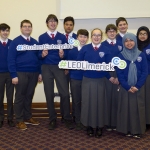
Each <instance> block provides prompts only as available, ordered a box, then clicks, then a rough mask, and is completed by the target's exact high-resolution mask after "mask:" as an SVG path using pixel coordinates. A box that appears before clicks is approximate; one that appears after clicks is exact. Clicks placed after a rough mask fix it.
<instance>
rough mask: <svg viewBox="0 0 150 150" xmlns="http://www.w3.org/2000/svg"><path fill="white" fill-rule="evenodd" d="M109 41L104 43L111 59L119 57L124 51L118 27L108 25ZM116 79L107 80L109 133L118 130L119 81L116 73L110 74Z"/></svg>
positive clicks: (106, 104)
mask: <svg viewBox="0 0 150 150" xmlns="http://www.w3.org/2000/svg"><path fill="white" fill-rule="evenodd" d="M105 33H106V35H107V40H105V41H104V42H102V45H104V46H106V47H107V48H108V49H109V50H110V53H111V59H112V58H113V57H117V56H118V54H119V53H120V52H121V51H122V43H121V42H120V41H118V40H117V39H116V35H117V27H116V26H115V25H114V24H108V25H107V26H106V29H105ZM109 73H110V75H111V76H112V77H114V83H111V82H110V81H109V80H107V79H106V80H105V86H106V101H105V125H106V130H107V131H112V130H114V129H116V123H117V105H118V102H117V100H118V97H117V96H118V92H117V89H118V84H119V82H118V79H117V75H116V72H115V71H112V72H109Z"/></svg>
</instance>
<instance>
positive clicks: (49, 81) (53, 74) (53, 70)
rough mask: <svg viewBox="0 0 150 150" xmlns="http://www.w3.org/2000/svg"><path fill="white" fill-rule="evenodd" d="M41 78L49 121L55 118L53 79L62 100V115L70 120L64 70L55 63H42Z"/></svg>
mask: <svg viewBox="0 0 150 150" xmlns="http://www.w3.org/2000/svg"><path fill="white" fill-rule="evenodd" d="M42 78H43V83H44V92H45V96H46V102H47V107H48V112H49V119H50V121H52V120H54V119H56V118H57V116H56V112H55V107H54V80H55V81H56V86H57V89H58V93H59V94H60V97H61V101H62V108H63V117H64V119H66V120H71V115H70V101H69V89H68V85H67V80H66V77H65V73H64V70H62V69H59V68H58V66H57V65H42Z"/></svg>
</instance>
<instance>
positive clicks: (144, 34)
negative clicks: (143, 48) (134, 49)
mask: <svg viewBox="0 0 150 150" xmlns="http://www.w3.org/2000/svg"><path fill="white" fill-rule="evenodd" d="M139 36H147V33H140V34H139Z"/></svg>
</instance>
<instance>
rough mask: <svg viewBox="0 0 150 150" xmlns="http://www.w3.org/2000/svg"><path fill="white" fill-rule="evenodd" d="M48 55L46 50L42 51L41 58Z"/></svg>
mask: <svg viewBox="0 0 150 150" xmlns="http://www.w3.org/2000/svg"><path fill="white" fill-rule="evenodd" d="M47 55H48V50H47V49H44V50H43V51H42V57H45V56H47Z"/></svg>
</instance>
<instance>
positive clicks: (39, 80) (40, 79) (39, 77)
mask: <svg viewBox="0 0 150 150" xmlns="http://www.w3.org/2000/svg"><path fill="white" fill-rule="evenodd" d="M38 82H42V75H41V74H39V76H38Z"/></svg>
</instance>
